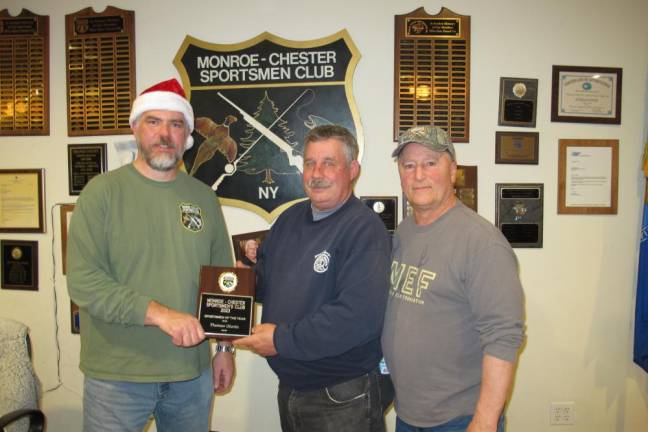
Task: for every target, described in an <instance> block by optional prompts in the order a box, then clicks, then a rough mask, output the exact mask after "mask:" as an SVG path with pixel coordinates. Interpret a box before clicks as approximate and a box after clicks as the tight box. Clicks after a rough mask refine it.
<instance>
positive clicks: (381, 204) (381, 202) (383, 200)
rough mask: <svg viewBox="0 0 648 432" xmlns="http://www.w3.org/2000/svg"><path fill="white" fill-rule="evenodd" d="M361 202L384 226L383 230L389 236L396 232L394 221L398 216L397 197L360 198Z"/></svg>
mask: <svg viewBox="0 0 648 432" xmlns="http://www.w3.org/2000/svg"><path fill="white" fill-rule="evenodd" d="M360 201H362V202H363V203H364V204H365V205H366V206H367V207H369V208H370V209H371V210H373V211H374V213H376V214H377V215H378V217H379V218H380V220H381V221H382V222H383V224H385V228H386V229H387V231H388V232H389V233H390V234H393V233H394V231H395V230H396V225H397V223H396V219H397V216H398V197H395V196H361V197H360Z"/></svg>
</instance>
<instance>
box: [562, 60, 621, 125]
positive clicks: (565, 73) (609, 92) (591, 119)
mask: <svg viewBox="0 0 648 432" xmlns="http://www.w3.org/2000/svg"><path fill="white" fill-rule="evenodd" d="M622 75H623V69H621V68H609V67H586V66H553V71H552V82H551V121H554V122H570V123H608V124H621V78H622Z"/></svg>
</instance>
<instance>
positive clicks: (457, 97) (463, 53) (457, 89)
mask: <svg viewBox="0 0 648 432" xmlns="http://www.w3.org/2000/svg"><path fill="white" fill-rule="evenodd" d="M395 31H396V34H395V43H394V58H395V65H394V68H395V71H394V140H397V139H398V136H399V135H400V134H401V133H402V132H403V131H404V130H406V129H409V128H410V127H413V126H424V125H429V124H435V125H437V126H441V127H442V128H443V129H445V130H446V131H448V133H449V134H450V135H451V136H452V140H453V141H454V142H468V138H469V113H470V17H469V16H465V15H458V14H455V13H454V12H452V11H450V10H449V9H446V8H441V12H439V14H438V15H429V14H427V13H426V12H425V9H424V8H419V9H416V10H414V11H412V12H410V13H408V14H405V15H396V17H395Z"/></svg>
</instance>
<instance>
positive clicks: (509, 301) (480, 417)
mask: <svg viewBox="0 0 648 432" xmlns="http://www.w3.org/2000/svg"><path fill="white" fill-rule="evenodd" d="M392 157H394V158H396V159H397V162H398V173H399V175H400V180H401V186H402V188H403V192H404V193H405V195H406V197H407V200H408V201H409V203H410V205H411V207H412V209H413V214H412V215H411V216H409V217H407V218H405V219H404V220H403V221H402V222H401V224H400V225H399V227H398V229H397V230H396V233H395V235H394V241H393V247H392V266H391V272H392V273H391V289H390V292H389V294H390V295H389V300H388V306H387V311H386V315H385V324H384V329H383V335H382V346H383V352H384V355H385V360H386V362H387V367H388V368H389V370H390V372H391V375H392V380H393V381H394V385H395V387H396V402H395V407H396V413H397V415H398V417H397V421H396V431H397V432H410V431H417V432H431V431H434V432H440V431H470V432H475V431H493V432H494V431H503V430H504V415H503V411H504V405H505V402H506V398H507V396H508V392H509V389H510V387H511V382H512V380H513V374H514V370H515V362H516V358H517V354H518V350H519V348H520V345H521V344H522V341H523V339H524V322H523V313H524V312H523V294H522V287H521V284H520V279H519V276H518V267H517V260H516V257H515V255H514V253H513V250H512V249H511V247H510V245H509V243H508V242H507V240H506V239H505V238H504V236H503V235H502V233H501V232H500V231H499V230H497V229H496V228H495V227H494V226H493V225H492V224H491V223H490V222H488V221H487V220H485V219H484V218H482V217H481V216H479V215H478V214H476V213H475V212H473V211H472V210H471V209H469V208H468V207H466V206H465V205H464V204H463V203H461V201H459V200H458V199H457V198H456V197H455V194H454V181H455V177H456V172H457V163H456V153H455V149H454V146H453V144H452V141H451V140H450V138H449V136H448V134H447V133H446V132H445V131H444V130H443V129H441V128H440V127H437V126H424V127H414V128H411V129H409V130H407V131H405V132H404V133H403V134H402V135H401V137H400V138H399V142H398V147H396V150H394V152H393V153H392Z"/></svg>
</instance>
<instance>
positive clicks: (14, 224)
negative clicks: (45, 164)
mask: <svg viewBox="0 0 648 432" xmlns="http://www.w3.org/2000/svg"><path fill="white" fill-rule="evenodd" d="M0 189H2V194H1V195H0V233H9V232H11V233H44V232H45V170H44V169H42V168H39V169H2V170H0Z"/></svg>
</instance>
